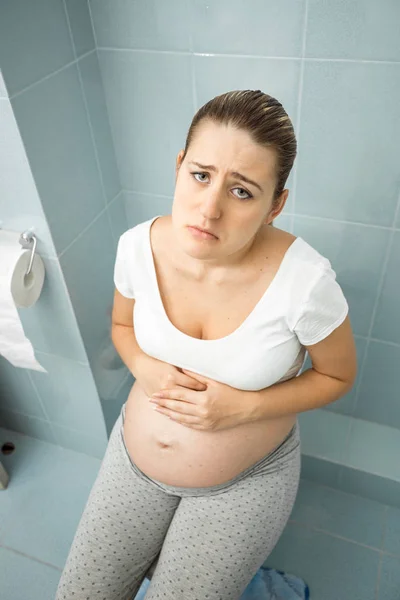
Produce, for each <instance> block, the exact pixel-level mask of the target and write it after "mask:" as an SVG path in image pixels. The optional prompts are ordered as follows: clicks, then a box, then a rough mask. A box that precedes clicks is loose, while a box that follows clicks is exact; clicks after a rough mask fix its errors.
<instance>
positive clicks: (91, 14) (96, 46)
mask: <svg viewBox="0 0 400 600" xmlns="http://www.w3.org/2000/svg"><path fill="white" fill-rule="evenodd" d="M86 2H87V7H88V11H89V17H90V24H91V26H92V32H93V39H94V46H95V49H96V53H97V49H98V47H99V46H98V43H97V35H96V29H95V27H94V20H93V13H92V6H91V0H86Z"/></svg>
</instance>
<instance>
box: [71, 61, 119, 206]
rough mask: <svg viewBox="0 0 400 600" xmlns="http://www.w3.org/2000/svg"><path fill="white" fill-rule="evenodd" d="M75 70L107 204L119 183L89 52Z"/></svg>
mask: <svg viewBox="0 0 400 600" xmlns="http://www.w3.org/2000/svg"><path fill="white" fill-rule="evenodd" d="M78 69H79V70H80V73H81V77H82V85H83V91H84V94H85V97H86V102H87V107H88V112H89V120H90V123H91V127H92V132H93V137H94V143H95V144H96V150H97V156H98V159H99V163H100V169H101V175H102V180H103V184H104V188H105V193H106V197H107V201H108V202H110V201H111V200H112V199H113V198H115V196H116V195H117V194H118V192H119V191H120V189H121V184H120V181H119V173H118V168H117V161H116V158H115V151H114V143H113V140H112V137H111V129H110V122H109V120H108V113H107V107H106V101H105V96H104V88H103V84H102V81H101V75H100V69H99V62H98V59H97V54H96V53H95V52H93V53H92V54H89V55H88V56H85V57H84V58H82V59H81V60H80V61H79V62H78Z"/></svg>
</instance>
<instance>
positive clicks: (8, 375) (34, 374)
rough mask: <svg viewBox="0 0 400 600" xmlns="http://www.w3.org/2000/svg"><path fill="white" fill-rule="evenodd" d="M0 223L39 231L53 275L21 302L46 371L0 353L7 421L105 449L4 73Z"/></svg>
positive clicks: (1, 409) (1, 421)
mask: <svg viewBox="0 0 400 600" xmlns="http://www.w3.org/2000/svg"><path fill="white" fill-rule="evenodd" d="M0 83H1V86H0V88H1V89H0V132H1V144H0V219H1V223H0V226H1V227H2V228H4V229H10V230H12V231H16V232H20V233H22V232H23V231H25V230H26V229H32V230H33V231H34V232H35V234H36V236H37V239H38V245H37V251H38V252H39V254H40V256H41V257H42V259H43V262H44V265H45V269H46V278H45V282H44V286H43V290H42V294H41V296H40V299H39V301H38V302H37V303H36V304H35V305H34V306H32V307H30V308H29V309H19V314H20V317H21V321H22V323H23V326H24V330H25V333H26V335H27V336H28V338H29V339H30V340H31V342H32V344H33V346H34V349H35V355H36V358H37V359H38V361H39V362H40V364H41V365H42V366H43V367H44V368H45V369H46V370H47V373H42V372H39V371H34V370H30V369H20V368H17V367H14V366H13V365H12V364H11V363H9V362H8V361H7V360H6V359H5V358H4V357H0V425H1V426H2V427H7V428H9V429H13V430H16V431H20V432H22V433H26V434H29V435H31V436H33V437H38V438H40V439H44V440H47V441H49V442H52V443H55V444H59V445H61V446H65V447H67V448H72V449H73V450H80V451H83V452H87V453H88V454H92V455H94V456H101V455H102V453H103V452H104V448H105V444H106V440H107V436H106V431H105V427H104V418H103V414H102V410H101V406H100V403H99V399H98V392H97V389H96V386H95V382H94V380H93V376H92V373H91V369H90V367H89V364H88V360H87V355H86V352H85V348H84V346H83V343H82V338H81V336H80V333H79V328H78V324H77V322H76V317H75V314H74V311H73V307H72V305H71V301H70V297H69V295H68V291H67V288H66V285H65V280H64V277H63V273H62V270H61V268H60V262H59V259H58V257H57V253H56V249H55V247H54V244H53V239H52V235H51V231H50V228H49V226H48V222H47V220H46V216H45V214H44V211H43V207H42V204H41V200H40V197H39V194H38V190H37V188H36V185H35V181H34V177H33V175H32V171H31V168H30V165H29V161H28V158H27V155H26V152H25V148H24V144H23V141H22V139H21V135H20V132H19V129H18V125H17V123H16V120H15V116H14V113H13V108H12V105H11V102H10V100H9V98H8V97H7V89H6V87H5V84H4V81H3V78H2V76H1V73H0Z"/></svg>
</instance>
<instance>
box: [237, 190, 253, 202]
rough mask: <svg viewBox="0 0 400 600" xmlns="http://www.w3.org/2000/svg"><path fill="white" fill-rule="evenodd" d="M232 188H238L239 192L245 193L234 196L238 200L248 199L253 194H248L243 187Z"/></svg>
mask: <svg viewBox="0 0 400 600" xmlns="http://www.w3.org/2000/svg"><path fill="white" fill-rule="evenodd" d="M234 190H239V192H241V193H243V192H244V193H245V194H246V195H245V196H236V194H235V196H236V198H238V199H239V200H249V199H250V198H252V197H253V196H252V195H251V194H249V192H248V191H247V190H245V189H244V188H234Z"/></svg>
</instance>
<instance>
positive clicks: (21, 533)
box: [2, 446, 99, 568]
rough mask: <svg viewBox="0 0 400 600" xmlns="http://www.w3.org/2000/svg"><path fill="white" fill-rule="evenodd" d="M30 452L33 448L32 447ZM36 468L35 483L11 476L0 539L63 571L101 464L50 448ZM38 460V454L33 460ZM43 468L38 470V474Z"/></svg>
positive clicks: (9, 545)
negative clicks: (10, 505)
mask: <svg viewBox="0 0 400 600" xmlns="http://www.w3.org/2000/svg"><path fill="white" fill-rule="evenodd" d="M31 447H32V446H31ZM50 452H51V459H50V458H49V456H48V455H46V456H45V457H44V461H43V462H41V463H40V462H39V464H38V465H35V466H34V465H33V458H32V457H31V456H25V461H26V463H27V465H26V466H27V468H28V467H34V469H35V480H34V482H33V481H30V482H25V480H24V479H21V475H19V476H18V474H15V472H14V473H13V472H12V470H11V479H10V485H9V488H8V493H10V494H11V495H12V496H13V497H14V507H13V509H12V510H9V511H8V514H7V525H6V526H5V527H4V531H3V534H2V543H3V544H4V545H5V546H8V547H10V548H13V549H15V550H18V551H19V552H24V553H25V554H28V555H29V556H32V557H33V558H36V559H38V560H42V561H44V562H47V563H49V564H51V565H54V566H56V567H59V568H62V567H63V565H64V562H65V559H66V557H67V554H68V550H69V547H70V545H71V542H72V538H73V536H74V533H75V530H76V527H77V525H78V522H79V519H80V517H81V514H82V511H83V508H84V506H85V504H86V501H87V498H88V496H89V492H90V489H91V487H92V485H93V482H94V480H95V477H96V475H97V472H98V468H99V460H97V459H94V458H91V457H88V456H84V455H83V454H79V453H77V452H71V451H69V450H62V449H59V448H57V447H53V448H51V450H50ZM39 457H40V454H39V453H38V452H36V460H39ZM40 466H41V469H40V468H39V467H40Z"/></svg>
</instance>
